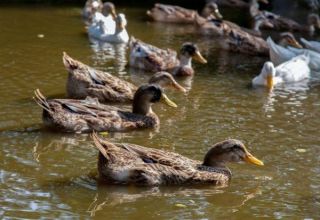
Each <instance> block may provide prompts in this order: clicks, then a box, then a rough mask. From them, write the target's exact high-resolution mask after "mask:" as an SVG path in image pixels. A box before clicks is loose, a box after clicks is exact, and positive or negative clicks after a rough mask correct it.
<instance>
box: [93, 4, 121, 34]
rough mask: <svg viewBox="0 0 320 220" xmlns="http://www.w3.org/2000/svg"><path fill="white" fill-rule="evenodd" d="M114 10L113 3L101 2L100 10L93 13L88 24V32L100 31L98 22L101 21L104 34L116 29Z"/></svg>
mask: <svg viewBox="0 0 320 220" xmlns="http://www.w3.org/2000/svg"><path fill="white" fill-rule="evenodd" d="M115 18H116V10H115V7H114V4H113V3H111V2H105V3H104V4H103V9H102V12H100V11H96V12H95V13H94V15H93V18H92V22H91V24H90V26H89V31H90V32H98V33H99V32H100V31H101V30H100V25H99V23H100V22H101V21H102V22H103V25H104V27H103V30H104V33H106V34H114V33H115V30H116V22H115V20H114V19H115Z"/></svg>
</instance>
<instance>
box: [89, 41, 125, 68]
mask: <svg viewBox="0 0 320 220" xmlns="http://www.w3.org/2000/svg"><path fill="white" fill-rule="evenodd" d="M89 39H90V42H91V48H92V50H93V51H94V55H93V60H94V61H96V62H97V64H105V62H106V61H107V60H113V62H114V63H113V64H114V65H111V66H112V69H113V71H114V72H116V73H118V74H126V73H127V72H126V71H125V67H126V65H127V62H128V60H127V57H126V50H127V44H110V43H107V42H102V41H99V40H96V39H93V38H89Z"/></svg>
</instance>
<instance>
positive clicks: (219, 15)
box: [213, 9, 223, 20]
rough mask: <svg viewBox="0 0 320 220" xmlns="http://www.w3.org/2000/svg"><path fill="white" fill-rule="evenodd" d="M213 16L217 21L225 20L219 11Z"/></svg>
mask: <svg viewBox="0 0 320 220" xmlns="http://www.w3.org/2000/svg"><path fill="white" fill-rule="evenodd" d="M213 14H214V16H215V17H216V18H217V19H221V20H222V19H223V16H222V14H221V13H220V11H219V10H218V9H216V10H214V12H213Z"/></svg>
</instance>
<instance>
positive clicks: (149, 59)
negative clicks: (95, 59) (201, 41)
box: [129, 37, 207, 76]
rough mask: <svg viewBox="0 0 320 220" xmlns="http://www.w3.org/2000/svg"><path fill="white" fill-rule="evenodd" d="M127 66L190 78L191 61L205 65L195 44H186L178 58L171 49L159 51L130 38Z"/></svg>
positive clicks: (191, 73) (204, 60) (192, 72)
mask: <svg viewBox="0 0 320 220" xmlns="http://www.w3.org/2000/svg"><path fill="white" fill-rule="evenodd" d="M129 48H130V58H129V65H130V66H131V67H135V68H138V69H144V70H147V71H153V72H157V71H168V72H170V73H171V74H173V75H175V76H192V75H193V74H194V70H193V68H192V64H191V60H192V59H195V60H196V61H198V62H200V63H202V64H206V63H207V60H206V59H205V58H204V57H203V56H202V55H201V53H200V50H199V48H198V46H197V45H196V44H193V43H190V42H186V43H184V44H183V45H182V47H181V49H180V54H179V58H178V56H177V53H176V52H175V51H174V50H171V49H160V48H158V47H155V46H153V45H150V44H147V43H144V42H142V41H140V40H136V39H135V38H134V37H131V40H130V43H129Z"/></svg>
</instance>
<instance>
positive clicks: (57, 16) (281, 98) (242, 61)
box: [0, 6, 320, 219]
mask: <svg viewBox="0 0 320 220" xmlns="http://www.w3.org/2000/svg"><path fill="white" fill-rule="evenodd" d="M119 11H121V12H124V13H125V14H126V16H127V19H128V21H129V22H128V32H129V34H130V35H134V36H135V37H136V38H139V39H141V40H144V41H146V42H149V43H152V44H154V45H157V46H159V47H169V48H173V49H179V47H180V45H181V44H182V43H183V42H185V41H194V42H196V43H197V44H198V45H199V47H200V49H201V51H202V53H203V55H204V56H205V57H206V58H207V59H208V64H207V65H201V64H196V63H194V67H195V69H196V75H195V76H194V77H193V78H191V79H190V78H189V79H181V80H179V82H180V83H181V84H182V85H184V86H185V87H187V88H188V90H189V92H188V93H187V94H186V95H184V94H181V93H177V92H175V91H171V90H168V91H167V93H168V95H169V97H171V99H172V100H174V101H175V102H176V103H177V104H178V106H179V107H178V108H177V109H174V108H169V107H167V106H164V105H161V104H157V105H154V107H153V110H154V111H155V112H156V113H157V114H158V115H159V118H160V120H161V127H160V130H159V131H155V130H152V129H150V130H143V131H135V132H130V133H111V134H109V136H108V138H109V139H110V140H111V141H115V142H129V143H135V144H139V145H144V146H150V147H154V148H159V149H166V150H171V151H175V152H178V153H181V154H183V155H186V156H188V157H191V158H194V159H199V160H201V159H202V158H203V155H204V154H205V152H206V151H207V149H208V148H209V147H210V146H211V145H212V144H214V143H216V142H218V141H222V140H224V139H227V138H237V139H240V140H242V141H243V142H244V143H245V144H246V145H247V147H248V149H249V150H250V151H251V152H252V153H253V154H254V155H255V156H257V157H258V158H259V159H261V160H263V161H264V163H265V166H264V167H257V166H253V165H249V164H230V169H231V170H232V172H233V179H232V181H231V183H230V185H229V186H228V187H226V188H215V187H214V186H210V185H209V186H208V185H207V186H194V187H190V186H188V187H187V186H181V187H160V188H150V187H143V188H139V187H132V186H130V187H126V186H105V185H101V184H99V183H98V182H97V181H96V175H97V170H96V163H97V155H98V152H97V150H96V149H95V148H94V147H93V144H92V141H91V139H90V137H89V136H88V135H86V134H84V135H79V134H62V133H53V132H50V131H47V130H45V129H43V126H42V119H41V112H42V111H41V109H40V108H39V107H38V106H37V105H36V104H35V103H34V101H33V100H32V96H33V91H34V90H35V89H36V88H39V89H40V90H41V91H42V93H43V94H44V95H46V96H47V97H50V98H56V97H65V84H66V79H67V72H66V70H65V69H64V67H63V64H62V52H63V51H66V52H67V53H69V54H70V55H71V56H72V57H74V58H77V59H79V60H81V61H82V62H84V63H87V64H89V65H91V66H93V67H96V68H98V69H101V70H105V71H108V72H111V73H112V74H114V75H117V76H120V77H122V78H123V79H126V80H129V81H131V82H133V83H135V84H137V85H139V84H142V83H144V82H146V81H147V80H148V78H149V77H150V76H151V75H152V73H148V72H142V71H136V70H134V69H130V68H128V67H127V66H126V64H127V57H128V54H127V50H126V47H125V46H111V45H108V44H106V45H92V44H90V42H89V40H88V37H87V35H86V32H85V29H84V24H83V22H82V20H81V17H80V12H81V9H80V8H76V7H63V8H59V7H54V8H50V7H49V8H48V7H46V8H44V7H35V6H33V7H31V6H30V7H1V8H0V31H1V34H0V45H1V49H0V94H1V99H0V109H1V111H0V143H1V144H0V161H1V165H0V216H1V218H3V219H22V218H30V219H39V218H44V219H48V218H50V219H52V218H61V219H91V218H93V219H142V218H145V219H151V218H152V219H252V218H258V217H264V218H271V219H281V218H283V219H319V218H320V175H319V174H320V166H319V164H320V155H319V147H320V146H319V143H320V135H319V129H320V120H319V118H320V111H319V109H320V97H319V92H320V84H319V80H318V79H317V78H314V79H311V80H310V81H309V82H302V83H299V84H293V85H288V86H280V87H278V88H276V89H275V90H273V91H272V92H271V93H269V92H268V91H267V90H265V89H254V88H252V87H251V86H250V82H251V79H252V78H253V77H254V76H255V75H256V74H258V73H259V71H260V68H261V66H262V64H263V62H264V61H265V58H259V57H250V56H245V55H238V54H232V53H228V52H225V51H221V50H219V49H217V48H216V47H215V40H214V39H211V40H210V39H205V38H202V37H200V36H198V35H197V34H195V33H196V32H197V31H196V30H195V29H194V28H193V27H192V26H177V25H168V24H156V23H152V22H148V21H147V20H146V19H145V9H138V8H120V9H119ZM41 35H44V37H43V38H41ZM39 36H40V37H39Z"/></svg>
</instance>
